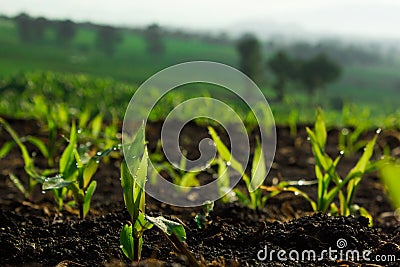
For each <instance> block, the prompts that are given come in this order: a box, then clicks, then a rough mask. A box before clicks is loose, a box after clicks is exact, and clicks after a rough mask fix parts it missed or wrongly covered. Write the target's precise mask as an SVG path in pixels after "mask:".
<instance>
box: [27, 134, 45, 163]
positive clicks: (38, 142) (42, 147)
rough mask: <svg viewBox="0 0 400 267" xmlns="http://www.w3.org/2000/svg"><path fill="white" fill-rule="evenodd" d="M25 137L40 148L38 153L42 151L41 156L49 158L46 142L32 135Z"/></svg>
mask: <svg viewBox="0 0 400 267" xmlns="http://www.w3.org/2000/svg"><path fill="white" fill-rule="evenodd" d="M25 139H26V140H27V141H28V142H29V143H31V144H32V145H34V146H36V147H37V148H38V149H39V150H40V153H42V155H43V157H45V158H46V159H48V158H49V155H50V154H49V150H48V149H47V147H46V144H45V143H43V142H42V140H40V139H39V138H36V137H34V136H27V137H25Z"/></svg>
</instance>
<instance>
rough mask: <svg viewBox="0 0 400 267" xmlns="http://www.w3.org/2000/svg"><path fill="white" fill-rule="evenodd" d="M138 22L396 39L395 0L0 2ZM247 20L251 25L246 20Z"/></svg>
mask: <svg viewBox="0 0 400 267" xmlns="http://www.w3.org/2000/svg"><path fill="white" fill-rule="evenodd" d="M22 11H24V12H27V13H29V14H31V15H34V16H46V17H49V18H69V19H73V20H79V21H92V22H97V23H111V24H118V25H129V26H143V25H148V24H150V23H154V22H156V23H159V24H160V25H162V26H172V27H178V28H190V29H201V30H206V29H211V30H218V29H226V28H231V27H232V26H233V25H240V24H241V23H243V24H245V23H248V22H253V23H254V22H257V21H260V22H261V21H263V22H273V23H274V24H277V25H286V26H289V27H290V25H293V27H294V29H296V27H299V28H302V29H304V30H306V31H308V32H312V33H322V34H323V33H328V34H331V33H338V34H344V35H357V36H365V37H373V38H382V37H383V38H395V39H400V0H301V1H300V0H299V1H294V0H279V1H278V0H240V1H237V0H201V1H198V0H158V1H155V0H143V1H137V0H111V1H110V0H108V1H103V0H69V1H64V0H63V1H61V0H0V13H2V14H6V15H15V14H18V13H20V12H22ZM250 24H251V23H250Z"/></svg>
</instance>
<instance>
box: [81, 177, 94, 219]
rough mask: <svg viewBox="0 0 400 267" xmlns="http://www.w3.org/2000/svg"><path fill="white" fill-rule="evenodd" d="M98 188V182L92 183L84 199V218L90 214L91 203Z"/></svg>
mask: <svg viewBox="0 0 400 267" xmlns="http://www.w3.org/2000/svg"><path fill="white" fill-rule="evenodd" d="M96 186H97V182H96V181H92V182H91V183H90V185H89V187H88V188H87V190H86V193H85V199H84V202H83V216H84V217H85V216H86V214H87V213H88V212H89V209H90V202H91V200H92V197H93V193H94V191H95V190H96Z"/></svg>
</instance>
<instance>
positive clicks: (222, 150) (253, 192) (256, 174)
mask: <svg viewBox="0 0 400 267" xmlns="http://www.w3.org/2000/svg"><path fill="white" fill-rule="evenodd" d="M208 131H209V133H210V135H211V138H212V139H213V140H214V143H215V145H216V148H217V151H218V154H219V155H220V157H221V158H222V159H223V160H224V161H225V164H226V165H227V166H230V167H231V168H232V169H234V170H235V171H237V172H238V173H240V174H242V179H243V181H244V183H245V184H246V188H247V193H248V196H247V195H246V194H244V193H243V192H241V191H240V190H238V189H235V191H234V192H235V194H236V197H237V198H238V200H239V201H240V202H241V203H242V204H243V205H245V206H247V207H249V208H251V209H256V210H258V209H262V208H263V207H264V205H265V203H266V201H267V200H268V198H270V197H272V196H275V195H276V194H278V193H279V191H276V192H270V193H268V195H263V189H262V188H261V185H262V184H263V183H264V180H265V178H266V176H267V171H266V166H265V158H264V153H263V151H262V148H261V145H260V142H259V141H258V140H257V144H256V148H255V151H254V157H253V164H252V168H251V179H250V177H249V176H247V174H246V173H245V171H244V168H243V166H242V165H241V164H240V163H239V162H238V161H237V160H236V159H235V158H233V157H232V155H231V153H230V152H229V150H228V148H227V147H226V146H225V144H224V143H223V142H222V141H221V139H220V138H219V136H218V134H217V133H216V131H215V130H214V128H212V127H208ZM224 179H227V178H224ZM223 183H224V184H225V183H226V182H223ZM224 186H225V185H224ZM220 191H221V192H223V191H224V189H223V188H220ZM225 191H226V190H225Z"/></svg>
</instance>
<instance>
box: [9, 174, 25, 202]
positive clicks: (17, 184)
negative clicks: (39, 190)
mask: <svg viewBox="0 0 400 267" xmlns="http://www.w3.org/2000/svg"><path fill="white" fill-rule="evenodd" d="M9 176H10V180H11V181H12V182H13V184H14V185H15V187H16V188H17V189H18V190H19V191H20V192H21V193H22V194H24V196H25V198H28V197H29V193H28V192H27V191H26V190H25V187H24V186H23V185H22V183H21V181H20V180H19V179H18V178H17V176H15V175H14V174H12V173H10V174H9Z"/></svg>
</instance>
